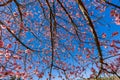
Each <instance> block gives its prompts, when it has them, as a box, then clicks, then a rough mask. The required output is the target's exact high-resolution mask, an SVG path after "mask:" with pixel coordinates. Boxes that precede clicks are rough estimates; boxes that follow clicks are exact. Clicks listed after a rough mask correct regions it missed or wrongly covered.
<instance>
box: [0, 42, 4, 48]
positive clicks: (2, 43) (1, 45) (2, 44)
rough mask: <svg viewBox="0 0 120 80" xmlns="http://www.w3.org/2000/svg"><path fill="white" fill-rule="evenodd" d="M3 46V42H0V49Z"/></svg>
mask: <svg viewBox="0 0 120 80" xmlns="http://www.w3.org/2000/svg"><path fill="white" fill-rule="evenodd" d="M3 46H4V42H3V41H2V40H0V48H2V47H3Z"/></svg>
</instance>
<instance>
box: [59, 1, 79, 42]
mask: <svg viewBox="0 0 120 80" xmlns="http://www.w3.org/2000/svg"><path fill="white" fill-rule="evenodd" d="M57 2H58V3H59V4H60V6H61V7H62V8H63V10H64V11H65V13H66V14H67V16H68V17H69V19H70V21H71V23H72V25H73V27H74V30H75V32H76V35H77V37H78V39H79V41H80V42H81V39H80V37H79V34H78V31H77V29H78V26H77V25H76V24H75V23H74V21H73V19H72V17H71V16H70V14H69V13H68V11H67V10H66V8H65V7H64V6H63V4H62V3H61V2H60V1H59V0H57Z"/></svg>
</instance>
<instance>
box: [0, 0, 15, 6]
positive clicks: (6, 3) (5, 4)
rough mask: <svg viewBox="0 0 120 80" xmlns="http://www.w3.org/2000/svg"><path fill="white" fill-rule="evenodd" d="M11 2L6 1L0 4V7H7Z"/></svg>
mask: <svg viewBox="0 0 120 80" xmlns="http://www.w3.org/2000/svg"><path fill="white" fill-rule="evenodd" d="M12 1H13V0H8V1H7V2H5V3H3V4H0V6H7V5H8V4H9V3H11V2H12Z"/></svg>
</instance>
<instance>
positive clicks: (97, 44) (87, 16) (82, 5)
mask: <svg viewBox="0 0 120 80" xmlns="http://www.w3.org/2000/svg"><path fill="white" fill-rule="evenodd" d="M76 2H77V3H78V5H79V9H80V10H81V11H82V13H83V15H84V18H85V20H86V21H87V22H88V25H89V26H90V29H91V32H92V34H93V36H94V41H95V42H96V46H97V50H98V54H99V61H100V63H101V66H100V68H101V69H100V71H99V73H98V76H97V77H99V75H100V74H101V71H102V67H103V65H102V64H103V55H102V51H101V48H100V43H99V39H98V36H97V33H96V31H95V28H94V24H93V23H92V20H91V18H90V17H89V15H88V11H87V9H86V8H85V6H84V4H83V2H82V1H81V0H76Z"/></svg>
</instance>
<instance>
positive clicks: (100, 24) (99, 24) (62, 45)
mask: <svg viewBox="0 0 120 80" xmlns="http://www.w3.org/2000/svg"><path fill="white" fill-rule="evenodd" d="M18 1H19V2H20V1H22V0H18ZM33 1H34V0H33ZM60 1H62V0H60ZM83 1H84V3H85V4H86V5H85V6H86V8H87V9H88V11H89V13H91V12H94V15H93V16H91V19H92V20H93V22H94V21H95V20H97V19H98V18H100V19H99V20H97V21H96V22H94V26H95V30H96V32H97V34H98V37H99V40H100V41H106V40H109V42H108V43H107V45H109V44H110V43H111V42H112V40H119V38H120V37H119V36H120V34H118V35H117V36H114V37H111V36H112V33H113V32H118V33H120V25H116V24H115V21H114V17H111V16H110V11H111V9H115V8H114V7H108V8H106V10H105V12H100V9H98V10H96V9H95V7H94V6H93V5H92V4H91V1H93V0H83ZM28 2H29V1H28ZM42 2H43V4H44V5H45V6H43V7H44V8H45V14H46V16H47V17H49V9H48V7H46V4H45V2H44V0H43V1H42ZM119 2H120V1H119V0H112V3H114V4H116V5H118V6H120V4H118V3H119ZM32 3H34V2H32ZM69 3H70V4H68V0H66V2H64V3H63V4H64V5H65V6H66V9H67V11H68V12H69V13H70V14H71V15H73V16H72V18H73V21H74V22H75V23H76V24H77V25H78V27H79V28H78V29H79V33H80V34H79V35H80V37H81V39H82V40H83V41H86V42H92V43H94V40H93V35H92V33H91V32H89V31H90V29H89V26H88V25H87V24H86V21H85V20H84V18H83V16H82V15H81V11H80V10H79V8H78V5H76V3H75V2H74V3H72V2H69ZM55 4H56V7H57V9H58V10H57V11H56V14H57V13H58V14H57V17H56V21H57V23H58V24H60V25H61V26H62V27H61V26H60V25H57V36H58V35H59V36H58V38H57V39H58V45H59V46H57V47H56V49H57V50H56V54H58V55H59V57H60V61H61V62H65V63H66V64H70V65H68V66H67V67H70V69H71V70H73V71H74V70H75V69H74V68H73V69H72V68H71V66H72V65H74V66H84V65H87V64H89V63H90V65H89V67H88V68H86V71H85V72H83V74H84V77H85V78H86V77H89V76H90V74H91V72H90V68H91V67H94V68H95V69H97V68H96V66H95V65H93V66H92V64H91V62H84V61H83V62H84V64H83V62H82V61H79V59H77V57H76V55H79V56H82V59H80V60H85V61H87V60H89V59H87V58H86V55H87V54H88V52H87V51H86V49H90V50H91V49H94V53H93V54H91V57H98V54H97V49H96V46H95V45H92V44H88V43H81V42H80V41H79V40H78V39H77V36H76V35H75V34H74V30H73V29H74V28H73V25H72V24H71V23H69V22H70V20H69V18H68V16H67V15H66V14H65V12H64V11H63V10H62V9H60V5H59V4H58V3H55ZM69 6H72V7H69ZM8 7H9V8H10V9H11V10H12V12H18V11H17V8H16V6H15V4H14V3H12V4H11V5H9V6H8ZM8 7H4V8H1V7H0V11H5V12H7V13H9V14H10V15H11V14H12V13H11V12H9V8H8ZM59 9H60V10H59ZM24 12H30V13H32V15H29V16H27V17H23V19H24V20H23V21H24V24H25V28H29V29H31V31H32V32H33V33H34V35H35V36H37V38H39V40H38V39H36V37H35V36H34V35H33V34H32V33H31V32H30V31H27V32H24V30H23V35H22V36H21V37H20V40H21V41H22V42H23V43H24V44H26V45H28V46H29V47H30V48H32V49H35V50H39V51H40V52H33V53H32V54H31V55H28V56H27V57H28V58H30V57H32V58H31V62H32V63H33V64H32V63H31V62H29V61H28V63H26V64H27V66H29V65H35V66H34V67H33V69H34V68H35V67H36V66H39V68H38V69H39V71H43V72H45V76H44V77H43V79H40V80H44V79H45V78H46V77H48V75H47V73H48V72H49V68H48V69H46V70H45V71H44V69H45V68H47V67H48V65H46V64H45V63H43V62H42V60H43V59H45V60H47V61H51V58H50V57H51V50H50V48H51V43H50V31H49V30H50V28H49V25H50V24H49V21H48V20H47V19H45V18H44V17H43V12H42V9H41V8H40V6H39V4H38V3H37V2H36V3H35V4H31V5H28V6H27V7H26V9H25V10H23V13H24ZM77 12H78V14H80V15H81V17H80V18H78V17H76V13H77ZM118 12H119V10H118ZM3 15H4V14H3ZM59 15H61V16H59ZM97 17H98V18H97ZM16 19H18V20H17V21H14V19H11V18H10V17H6V18H5V16H1V18H0V20H10V21H11V22H13V25H12V26H11V29H13V30H16V31H17V30H19V26H18V24H19V23H20V21H19V16H18V17H16ZM48 19H49V18H48ZM14 22H16V23H15V24H14ZM81 23H82V24H81ZM81 25H83V26H81ZM65 28H66V29H65ZM67 30H68V31H69V32H67ZM81 33H82V34H81ZM103 33H105V34H106V35H107V36H106V38H102V34H103ZM7 34H9V33H7ZM16 35H17V36H18V32H16ZM3 36H4V38H3V40H4V41H5V43H6V44H8V43H13V42H14V41H15V39H14V38H13V37H11V38H12V40H9V39H8V38H7V36H6V35H4V34H3ZM10 36H11V35H10ZM71 36H73V37H71ZM85 36H86V39H84V37H85ZM70 38H71V40H70ZM91 38H92V39H91ZM90 39H91V40H90ZM29 40H33V41H31V42H29ZM82 44H84V45H83V47H80V45H82ZM14 46H15V45H14ZM118 46H119V45H118ZM18 48H19V49H21V50H23V53H24V54H23V55H22V57H23V58H24V57H25V52H24V50H26V48H25V47H23V46H22V45H20V47H18V46H17V47H16V48H15V47H13V48H11V49H10V50H13V49H15V52H17V50H18ZM79 48H80V51H78V49H79ZM101 48H102V52H103V55H106V56H108V55H109V54H108V52H109V50H111V49H113V48H111V47H108V48H104V46H102V47H101ZM65 49H66V50H65ZM67 49H70V50H67ZM72 49H74V50H72ZM74 58H75V59H74ZM55 60H59V58H58V56H55ZM75 60H78V62H80V64H78V62H76V61H75ZM90 60H92V59H90ZM111 60H112V59H111ZM37 61H39V62H40V64H39V65H38V64H36V63H35V62H37ZM18 63H20V64H21V65H22V64H23V62H19V61H18ZM54 63H55V62H54ZM59 64H60V63H59ZM56 65H57V64H56ZM23 66H24V65H23ZM43 66H44V68H43ZM62 66H63V64H62ZM62 66H61V67H62ZM21 71H22V70H21ZM52 73H53V74H54V75H55V76H56V75H58V74H59V72H57V70H53V72H52ZM68 74H69V72H68ZM33 76H34V75H33ZM62 76H63V77H64V75H63V74H62ZM36 79H37V77H36V76H34V80H36ZM55 80H58V79H57V78H56V79H55ZM60 80H61V79H60Z"/></svg>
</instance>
